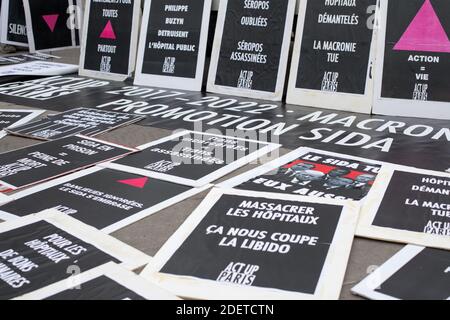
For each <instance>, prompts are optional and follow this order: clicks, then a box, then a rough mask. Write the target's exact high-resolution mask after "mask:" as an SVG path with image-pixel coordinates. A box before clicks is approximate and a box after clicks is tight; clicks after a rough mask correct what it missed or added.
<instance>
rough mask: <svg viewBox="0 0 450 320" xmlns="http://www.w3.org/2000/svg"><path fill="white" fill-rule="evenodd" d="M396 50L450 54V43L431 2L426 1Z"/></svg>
mask: <svg viewBox="0 0 450 320" xmlns="http://www.w3.org/2000/svg"><path fill="white" fill-rule="evenodd" d="M394 50H405V51H426V52H444V53H450V41H449V40H448V36H447V34H446V33H445V30H444V28H443V27H442V24H441V22H440V21H439V18H438V16H437V15H436V12H435V11H434V9H433V6H432V5H431V2H430V0H425V2H424V4H423V6H422V7H421V8H420V10H419V12H418V13H417V15H416V16H415V17H414V19H413V21H412V22H411V24H410V25H409V26H408V28H407V29H406V31H405V33H404V34H403V35H402V37H401V38H400V40H399V41H398V42H397V43H396V44H395V46H394Z"/></svg>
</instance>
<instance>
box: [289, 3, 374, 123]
mask: <svg viewBox="0 0 450 320" xmlns="http://www.w3.org/2000/svg"><path fill="white" fill-rule="evenodd" d="M376 9H377V0H357V1H347V0H338V1H336V0H322V1H317V0H305V1H301V2H300V10H299V17H298V25H297V32H296V40H295V45H294V53H293V58H292V64H291V74H290V79H289V88H288V95H287V101H288V102H289V103H293V104H299V105H307V106H313V107H321V108H330V109H339V110H346V111H353V112H364V113H369V114H370V112H371V109H372V97H373V95H372V92H373V78H372V74H371V69H372V67H373V63H374V60H375V45H376V44H375V40H374V39H375V32H374V24H375V13H376Z"/></svg>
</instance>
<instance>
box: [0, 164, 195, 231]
mask: <svg viewBox="0 0 450 320" xmlns="http://www.w3.org/2000/svg"><path fill="white" fill-rule="evenodd" d="M189 190H192V188H190V187H187V186H182V185H177V184H174V183H170V182H166V181H162V180H157V179H152V178H148V177H143V176H138V175H135V174H130V173H126V172H121V171H116V170H111V169H98V168H93V169H87V170H84V171H82V172H78V173H75V174H73V175H71V176H67V177H65V178H64V181H62V182H60V181H55V182H53V181H52V182H49V183H48V184H47V185H38V186H37V187H35V188H33V190H26V191H24V192H23V194H24V195H23V196H22V194H20V193H19V194H16V195H15V196H14V199H15V200H14V201H11V202H9V203H7V204H5V205H3V206H0V210H1V211H3V212H4V213H6V215H5V214H3V215H2V213H0V217H2V218H5V219H7V218H9V217H11V216H10V215H13V216H19V217H23V216H26V215H29V214H32V213H34V212H36V211H41V210H45V209H49V208H54V209H56V210H58V211H60V212H62V213H65V214H69V215H70V216H72V217H73V218H75V219H77V220H80V221H81V222H83V223H85V224H88V225H90V226H93V227H95V228H97V229H102V231H104V232H108V233H109V232H112V231H115V230H117V229H120V228H122V227H124V226H126V225H127V224H131V223H133V222H135V221H136V220H138V219H142V218H144V217H145V216H147V215H150V214H152V213H154V212H156V211H158V210H160V209H162V208H164V207H167V206H169V205H171V204H174V203H175V202H177V201H181V199H180V198H179V197H178V196H184V197H188V195H189V194H191V193H187V194H186V195H183V193H185V192H187V191H189ZM192 194H193V193H192ZM176 197H178V199H177V198H176ZM92 208H95V210H94V211H93V210H92Z"/></svg>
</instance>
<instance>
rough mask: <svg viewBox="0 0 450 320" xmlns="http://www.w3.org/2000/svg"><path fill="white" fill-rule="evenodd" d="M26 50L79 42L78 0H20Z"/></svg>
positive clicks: (44, 48)
mask: <svg viewBox="0 0 450 320" xmlns="http://www.w3.org/2000/svg"><path fill="white" fill-rule="evenodd" d="M23 5H24V9H25V18H26V24H27V32H28V43H29V46H30V52H35V51H51V50H62V49H69V48H75V47H78V46H79V45H80V40H79V31H78V29H79V28H80V22H81V15H82V7H81V1H80V0H23Z"/></svg>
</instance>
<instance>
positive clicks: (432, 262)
mask: <svg viewBox="0 0 450 320" xmlns="http://www.w3.org/2000/svg"><path fill="white" fill-rule="evenodd" d="M449 277H450V252H449V251H446V250H442V249H433V248H425V247H419V246H413V245H408V246H406V247H405V248H403V249H402V250H401V251H399V252H398V253H397V254H396V255H394V256H393V257H392V258H390V259H389V260H388V261H387V262H385V263H383V264H382V265H381V266H380V267H378V268H377V269H376V270H375V271H374V272H373V273H371V274H370V275H369V276H368V277H367V278H365V279H364V280H363V281H361V282H360V283H358V284H357V285H356V286H355V287H353V288H352V292H353V293H354V294H357V295H360V296H363V297H365V298H368V299H373V300H450V286H449Z"/></svg>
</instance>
